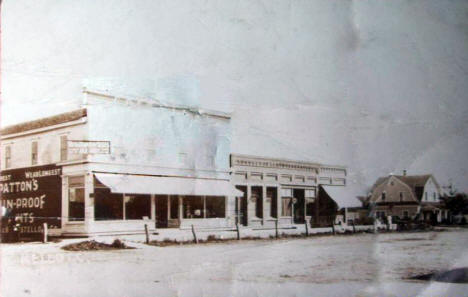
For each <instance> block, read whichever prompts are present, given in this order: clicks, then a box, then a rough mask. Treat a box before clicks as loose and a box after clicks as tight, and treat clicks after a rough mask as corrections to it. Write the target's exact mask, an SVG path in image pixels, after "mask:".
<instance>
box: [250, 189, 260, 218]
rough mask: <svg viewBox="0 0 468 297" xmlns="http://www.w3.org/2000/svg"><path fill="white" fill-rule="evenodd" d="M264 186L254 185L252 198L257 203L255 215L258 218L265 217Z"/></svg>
mask: <svg viewBox="0 0 468 297" xmlns="http://www.w3.org/2000/svg"><path fill="white" fill-rule="evenodd" d="M262 191H263V189H262V187H252V194H251V195H252V197H251V200H252V202H253V203H255V216H256V217H257V218H263V198H262Z"/></svg>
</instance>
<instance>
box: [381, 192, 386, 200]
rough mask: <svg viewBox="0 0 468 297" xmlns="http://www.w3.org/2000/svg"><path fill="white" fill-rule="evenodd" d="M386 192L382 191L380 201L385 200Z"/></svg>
mask: <svg viewBox="0 0 468 297" xmlns="http://www.w3.org/2000/svg"><path fill="white" fill-rule="evenodd" d="M386 196H387V194H386V193H385V192H382V197H381V198H382V201H385V198H386Z"/></svg>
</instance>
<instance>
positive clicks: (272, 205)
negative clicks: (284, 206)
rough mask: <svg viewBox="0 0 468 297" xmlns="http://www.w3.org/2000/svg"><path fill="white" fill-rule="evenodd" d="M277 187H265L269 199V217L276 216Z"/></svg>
mask: <svg viewBox="0 0 468 297" xmlns="http://www.w3.org/2000/svg"><path fill="white" fill-rule="evenodd" d="M277 192H278V191H277V189H276V188H274V187H267V193H266V194H267V200H269V201H270V217H272V218H276V215H277V213H278V211H277V209H278V205H277V199H276V196H277Z"/></svg>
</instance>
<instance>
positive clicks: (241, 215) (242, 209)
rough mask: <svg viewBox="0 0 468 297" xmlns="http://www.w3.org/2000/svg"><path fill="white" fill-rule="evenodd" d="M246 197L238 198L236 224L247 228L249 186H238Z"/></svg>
mask: <svg viewBox="0 0 468 297" xmlns="http://www.w3.org/2000/svg"><path fill="white" fill-rule="evenodd" d="M236 188H237V189H238V190H239V191H242V193H244V195H243V196H242V197H236V223H237V224H241V225H243V226H247V219H248V218H247V186H236Z"/></svg>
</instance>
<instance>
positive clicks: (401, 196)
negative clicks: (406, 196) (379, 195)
mask: <svg viewBox="0 0 468 297" xmlns="http://www.w3.org/2000/svg"><path fill="white" fill-rule="evenodd" d="M401 201H403V192H400V202H401Z"/></svg>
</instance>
